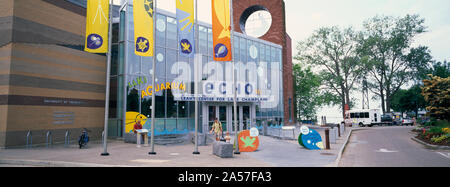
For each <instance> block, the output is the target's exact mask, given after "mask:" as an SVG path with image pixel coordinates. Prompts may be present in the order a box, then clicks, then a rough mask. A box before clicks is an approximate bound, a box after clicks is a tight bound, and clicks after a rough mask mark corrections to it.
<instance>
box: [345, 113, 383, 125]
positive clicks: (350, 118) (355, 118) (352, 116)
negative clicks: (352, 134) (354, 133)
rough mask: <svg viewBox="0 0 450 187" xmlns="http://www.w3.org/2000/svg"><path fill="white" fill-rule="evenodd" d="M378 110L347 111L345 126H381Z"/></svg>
mask: <svg viewBox="0 0 450 187" xmlns="http://www.w3.org/2000/svg"><path fill="white" fill-rule="evenodd" d="M381 115H382V113H381V110H380V109H361V110H349V111H346V113H345V124H346V125H352V126H369V127H372V126H373V125H383V122H382V121H381Z"/></svg>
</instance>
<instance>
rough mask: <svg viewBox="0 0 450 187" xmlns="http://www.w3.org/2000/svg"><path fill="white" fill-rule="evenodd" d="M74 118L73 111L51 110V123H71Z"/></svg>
mask: <svg viewBox="0 0 450 187" xmlns="http://www.w3.org/2000/svg"><path fill="white" fill-rule="evenodd" d="M74 119H75V113H74V112H63V111H55V112H53V125H72V124H73V121H74Z"/></svg>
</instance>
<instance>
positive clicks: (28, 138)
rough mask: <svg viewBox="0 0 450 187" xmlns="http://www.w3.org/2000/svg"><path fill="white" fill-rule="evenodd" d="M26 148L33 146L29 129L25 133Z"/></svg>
mask: <svg viewBox="0 0 450 187" xmlns="http://www.w3.org/2000/svg"><path fill="white" fill-rule="evenodd" d="M26 147H27V148H31V147H33V134H32V133H31V131H28V133H27V146H26Z"/></svg>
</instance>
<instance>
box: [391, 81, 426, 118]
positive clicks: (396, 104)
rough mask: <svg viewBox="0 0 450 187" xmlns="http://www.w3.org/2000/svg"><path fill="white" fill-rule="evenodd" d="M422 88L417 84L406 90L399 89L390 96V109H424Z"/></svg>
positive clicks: (411, 110)
mask: <svg viewBox="0 0 450 187" xmlns="http://www.w3.org/2000/svg"><path fill="white" fill-rule="evenodd" d="M421 92H422V89H421V88H420V86H419V85H416V86H413V87H411V88H410V89H408V90H403V89H400V90H399V91H397V92H396V93H395V94H394V96H392V100H391V105H392V109H394V110H395V111H398V112H415V113H416V115H417V111H418V110H419V109H424V108H425V106H426V102H425V98H424V97H423V96H422V93H421Z"/></svg>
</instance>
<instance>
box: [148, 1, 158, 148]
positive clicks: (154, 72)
mask: <svg viewBox="0 0 450 187" xmlns="http://www.w3.org/2000/svg"><path fill="white" fill-rule="evenodd" d="M153 4H154V5H153V69H152V127H151V131H152V133H151V137H150V146H151V151H150V152H149V153H148V154H149V155H156V152H155V106H156V105H155V95H156V93H155V77H156V54H155V53H156V42H155V40H156V37H155V35H156V31H155V28H156V24H155V23H156V8H157V6H156V5H157V4H156V0H153Z"/></svg>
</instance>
